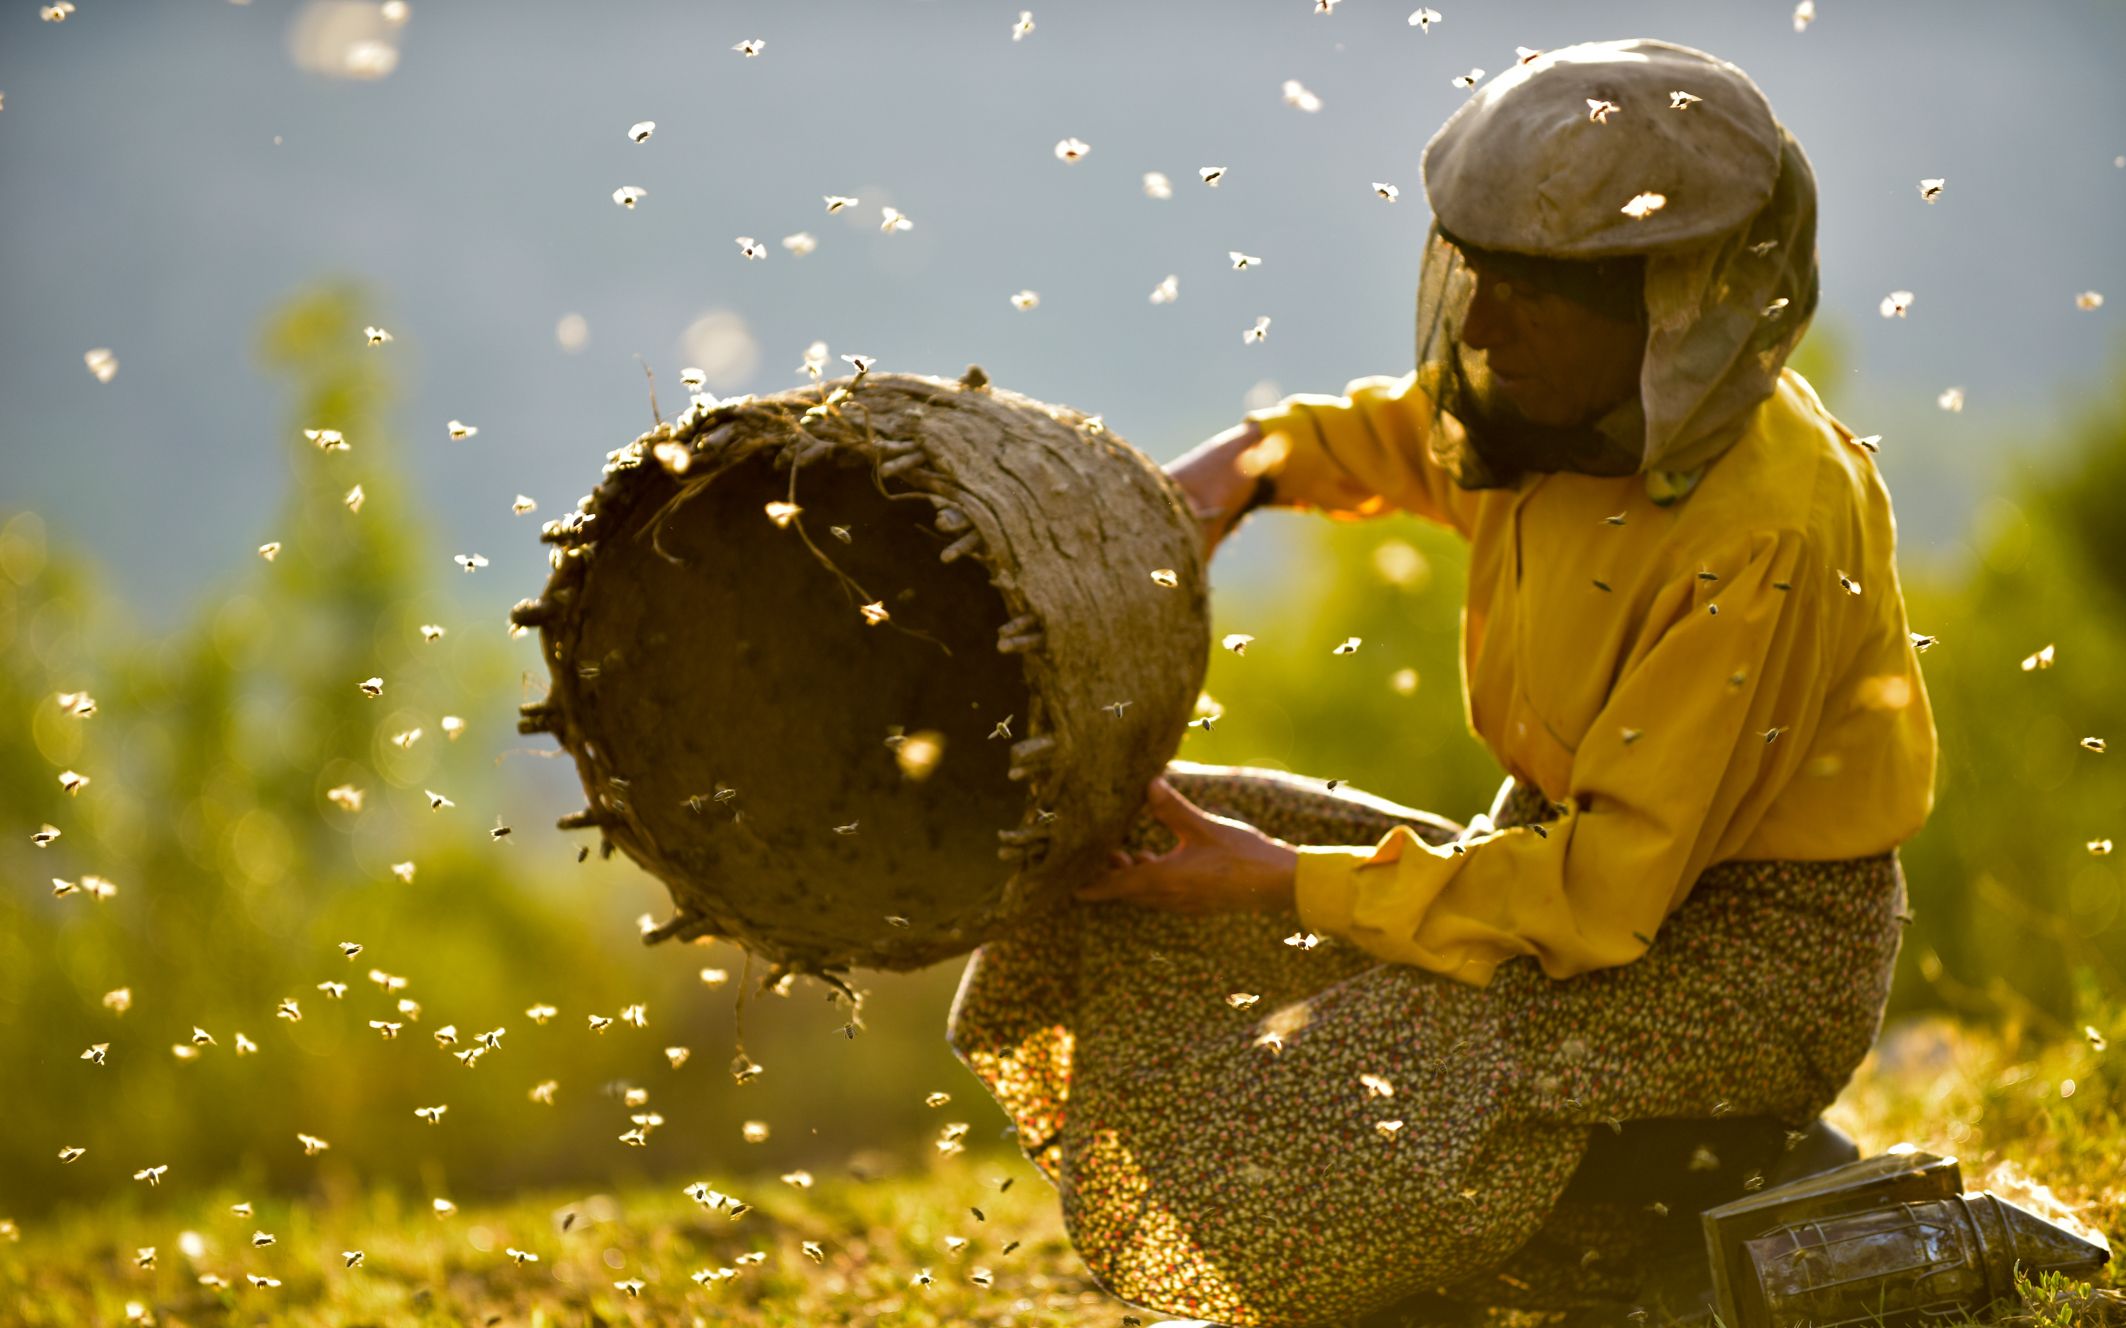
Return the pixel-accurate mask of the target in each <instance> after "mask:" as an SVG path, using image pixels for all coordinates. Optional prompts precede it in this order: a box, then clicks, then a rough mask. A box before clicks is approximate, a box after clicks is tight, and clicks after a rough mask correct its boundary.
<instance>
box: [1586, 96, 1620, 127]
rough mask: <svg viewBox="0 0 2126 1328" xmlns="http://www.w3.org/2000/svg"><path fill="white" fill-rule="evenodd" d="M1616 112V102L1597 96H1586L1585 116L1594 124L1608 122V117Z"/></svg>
mask: <svg viewBox="0 0 2126 1328" xmlns="http://www.w3.org/2000/svg"><path fill="white" fill-rule="evenodd" d="M1616 113H1617V104H1616V103H1615V102H1613V101H1604V100H1602V99H1601V98H1599V97H1589V98H1587V118H1588V119H1589V120H1592V121H1594V122H1595V123H1596V124H1608V123H1609V117H1610V116H1612V115H1615V114H1616Z"/></svg>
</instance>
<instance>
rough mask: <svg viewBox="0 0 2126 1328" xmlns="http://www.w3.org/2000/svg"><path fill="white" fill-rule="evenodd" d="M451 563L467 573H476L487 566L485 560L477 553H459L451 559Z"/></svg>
mask: <svg viewBox="0 0 2126 1328" xmlns="http://www.w3.org/2000/svg"><path fill="white" fill-rule="evenodd" d="M451 561H452V562H454V563H456V564H457V565H458V566H459V567H462V568H464V569H465V571H466V572H467V573H472V572H477V571H479V570H480V569H481V568H483V567H485V566H487V559H486V558H485V557H484V556H483V555H481V554H477V553H461V554H458V555H456V556H455V557H453V558H452V559H451Z"/></svg>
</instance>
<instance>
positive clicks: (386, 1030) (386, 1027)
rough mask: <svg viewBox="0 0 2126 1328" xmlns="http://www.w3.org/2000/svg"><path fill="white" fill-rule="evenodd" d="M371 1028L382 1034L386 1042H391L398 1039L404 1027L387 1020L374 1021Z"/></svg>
mask: <svg viewBox="0 0 2126 1328" xmlns="http://www.w3.org/2000/svg"><path fill="white" fill-rule="evenodd" d="M369 1026H370V1027H371V1028H373V1029H375V1030H376V1031H377V1032H379V1033H381V1034H382V1035H383V1037H384V1040H385V1041H386V1042H389V1041H391V1040H392V1039H393V1038H395V1037H397V1036H398V1035H399V1029H400V1028H402V1027H404V1025H402V1024H394V1023H392V1022H390V1021H389V1020H385V1019H372V1020H370V1021H369Z"/></svg>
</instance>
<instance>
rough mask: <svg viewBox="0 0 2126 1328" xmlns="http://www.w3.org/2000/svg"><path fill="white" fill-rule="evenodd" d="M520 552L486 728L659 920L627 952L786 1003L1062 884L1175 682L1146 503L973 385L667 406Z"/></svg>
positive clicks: (1155, 523)
mask: <svg viewBox="0 0 2126 1328" xmlns="http://www.w3.org/2000/svg"><path fill="white" fill-rule="evenodd" d="M792 507H794V509H795V511H794V512H793V511H791V510H790V508H792ZM545 538H546V539H547V541H548V542H549V543H551V544H553V545H554V546H555V549H554V554H553V565H554V572H553V575H552V577H551V578H550V579H549V580H548V582H547V586H546V590H545V592H544V594H543V595H542V596H541V597H540V598H539V599H536V600H526V601H524V602H523V603H520V604H519V605H518V606H517V608H516V610H515V611H514V613H513V614H512V617H513V619H514V620H515V621H516V622H517V623H519V624H521V625H525V626H535V627H537V628H538V629H539V632H540V637H541V642H542V647H543V653H544V654H545V656H546V659H547V661H548V665H549V667H550V669H551V671H552V686H551V688H550V690H549V692H548V694H547V697H546V699H545V700H543V701H541V702H538V703H536V704H534V705H530V706H526V707H525V708H524V715H523V718H522V720H521V721H520V727H521V728H523V729H524V730H525V731H526V732H549V733H552V734H554V735H555V736H556V737H557V738H558V739H559V740H560V741H561V744H562V745H563V746H564V747H566V748H567V749H568V751H569V753H570V754H571V755H572V756H573V757H574V758H575V760H576V767H577V770H578V772H579V773H580V774H581V775H582V778H583V784H584V789H585V791H586V793H587V794H588V795H589V799H590V805H589V806H588V807H587V808H586V809H585V810H584V811H583V812H580V813H575V814H572V815H571V816H568V817H564V818H563V820H562V825H563V827H564V828H572V827H583V828H590V827H595V828H597V829H598V830H600V831H601V832H602V833H603V834H604V836H605V839H606V841H607V842H608V844H609V845H611V846H616V847H618V848H619V849H620V850H621V851H622V852H624V853H626V854H627V855H628V856H629V857H630V858H632V859H633V860H634V861H635V862H637V863H638V864H640V865H641V866H642V867H643V868H644V869H646V870H648V871H649V872H651V873H652V874H653V875H655V876H656V877H657V878H658V879H660V880H661V881H663V882H664V883H665V885H666V886H667V887H669V889H670V890H671V893H672V899H673V902H674V904H675V905H676V908H677V911H676V913H675V914H674V916H673V917H672V919H671V920H670V921H669V922H667V923H666V924H664V926H662V927H660V928H659V929H658V930H657V932H656V933H654V935H656V936H657V937H664V936H700V935H716V936H721V937H726V938H729V939H731V940H735V941H738V942H740V943H742V944H744V945H745V946H747V947H748V948H749V949H752V950H754V951H755V952H757V953H760V954H763V955H765V956H767V957H769V958H770V959H772V960H774V961H775V962H776V963H777V964H779V965H781V966H782V967H783V968H785V969H787V970H792V971H807V972H827V971H832V970H837V969H843V968H847V967H851V966H861V967H867V968H891V969H906V968H913V967H918V966H920V965H923V964H927V963H932V962H934V961H936V960H939V959H943V958H947V957H950V956H952V955H955V954H961V953H964V952H966V951H968V950H970V949H972V948H973V947H974V946H975V945H977V944H979V943H980V942H981V940H982V939H983V938H984V937H985V936H987V935H989V934H992V933H993V932H995V931H996V930H997V929H998V928H1000V927H1002V926H1004V925H1006V924H1008V923H1009V922H1010V921H1011V920H1012V919H1014V918H1016V917H1021V916H1024V915H1027V914H1029V913H1030V912H1033V911H1035V910H1037V909H1039V908H1040V907H1041V906H1042V905H1044V904H1047V903H1052V902H1054V901H1056V900H1057V899H1059V898H1061V897H1063V896H1064V895H1066V894H1067V893H1068V891H1069V890H1070V889H1072V888H1074V887H1075V886H1076V885H1077V884H1079V883H1081V882H1083V881H1084V880H1086V879H1087V878H1089V877H1090V876H1092V875H1093V874H1094V873H1095V872H1096V871H1097V869H1098V868H1099V865H1100V863H1101V861H1102V859H1103V858H1104V856H1105V854H1106V852H1107V850H1108V849H1109V848H1110V847H1111V846H1113V845H1115V844H1116V843H1119V842H1120V841H1121V839H1122V836H1123V832H1124V830H1125V829H1126V827H1127V826H1128V824H1129V822H1130V819H1131V817H1132V815H1133V814H1134V813H1136V811H1137V810H1138V808H1139V807H1140V806H1141V805H1142V803H1143V798H1144V789H1145V785H1146V784H1147V783H1149V782H1150V780H1151V778H1152V777H1153V776H1154V775H1156V774H1158V773H1159V771H1160V770H1161V769H1162V768H1163V767H1164V766H1165V764H1166V762H1167V760H1168V758H1170V757H1171V756H1173V755H1174V753H1175V751H1176V750H1177V749H1178V747H1179V745H1180V741H1181V737H1182V735H1183V732H1184V731H1185V728H1186V725H1187V723H1188V720H1189V718H1190V716H1191V714H1192V712H1193V709H1194V705H1195V701H1196V697H1197V695H1198V693H1199V691H1200V689H1201V687H1202V683H1203V674H1204V670H1205V667H1206V664H1207V661H1208V656H1209V650H1210V624H1209V606H1208V595H1207V593H1206V587H1205V576H1204V566H1203V558H1202V553H1201V549H1200V546H1199V543H1198V535H1197V532H1196V524H1195V519H1194V517H1193V516H1192V515H1191V514H1190V512H1189V509H1188V505H1187V502H1186V500H1185V499H1184V497H1183V495H1182V493H1181V491H1180V489H1179V487H1178V486H1176V485H1175V484H1174V482H1173V481H1172V479H1170V478H1169V477H1168V476H1167V475H1166V474H1165V472H1164V471H1162V470H1161V469H1160V468H1159V467H1158V466H1157V465H1156V464H1154V463H1153V462H1152V461H1151V460H1150V459H1149V458H1147V457H1145V456H1144V455H1143V454H1142V453H1140V452H1138V451H1136V450H1135V449H1134V448H1132V447H1130V446H1129V445H1128V444H1126V443H1124V442H1122V441H1121V440H1119V439H1117V438H1115V437H1114V436H1113V435H1112V434H1109V433H1107V432H1106V431H1105V430H1104V429H1103V428H1102V427H1101V425H1100V422H1099V421H1098V420H1097V419H1092V418H1089V417H1087V416H1085V415H1082V414H1080V413H1079V412H1076V411H1073V410H1069V409H1065V408H1062V407H1056V406H1050V405H1046V404H1044V403H1042V402H1038V401H1034V400H1032V399H1030V398H1028V397H1024V396H1020V395H1018V394H1016V393H1012V392H1007V391H1004V390H1001V389H996V388H992V387H990V386H989V385H988V384H987V380H986V379H985V378H984V376H983V375H982V374H981V372H980V371H979V370H978V369H970V370H969V371H968V374H967V376H966V377H965V378H963V379H961V380H960V381H959V382H957V383H955V382H952V381H950V380H943V379H935V378H928V377H919V376H915V375H909V374H878V373H872V374H865V373H859V374H858V375H857V376H856V377H855V378H849V379H840V380H835V381H829V382H824V383H817V384H814V385H812V386H810V387H806V388H802V389H797V390H792V391H789V392H783V393H778V394H776V395H774V396H769V397H761V398H750V397H749V398H737V399H734V400H731V401H726V402H717V401H714V400H712V399H709V398H697V399H696V401H695V403H694V405H693V406H692V407H691V408H689V410H688V411H687V412H686V413H685V414H684V415H683V416H681V417H680V418H679V419H678V420H675V421H673V422H671V423H668V424H660V425H659V426H658V427H657V428H656V429H655V430H653V431H651V432H650V433H647V434H644V435H643V436H642V437H640V438H638V439H636V440H635V441H634V442H632V443H630V444H629V445H627V446H626V447H623V448H621V449H620V450H618V451H616V452H614V453H611V454H610V455H609V456H608V458H607V466H606V471H605V478H604V480H603V482H602V483H601V484H600V485H599V486H598V489H597V490H596V492H594V493H592V494H590V495H589V496H587V497H586V498H585V499H584V500H583V502H582V503H581V504H580V505H579V510H578V511H576V512H573V513H570V514H569V515H568V516H567V517H564V518H562V519H561V520H558V521H553V522H549V523H548V525H547V528H546V532H545ZM1155 573H1157V575H1156V576H1155V575H1154V574H1155ZM926 767H927V768H926Z"/></svg>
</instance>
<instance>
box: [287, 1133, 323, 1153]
mask: <svg viewBox="0 0 2126 1328" xmlns="http://www.w3.org/2000/svg"><path fill="white" fill-rule="evenodd" d="M295 1140H296V1142H297V1143H299V1144H301V1145H302V1146H303V1156H304V1157H316V1156H317V1155H318V1154H319V1153H322V1152H324V1151H325V1150H326V1149H328V1148H330V1147H332V1145H331V1144H328V1143H326V1142H325V1141H324V1140H323V1139H320V1138H318V1137H317V1136H316V1135H314V1134H297V1135H296V1136H295Z"/></svg>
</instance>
